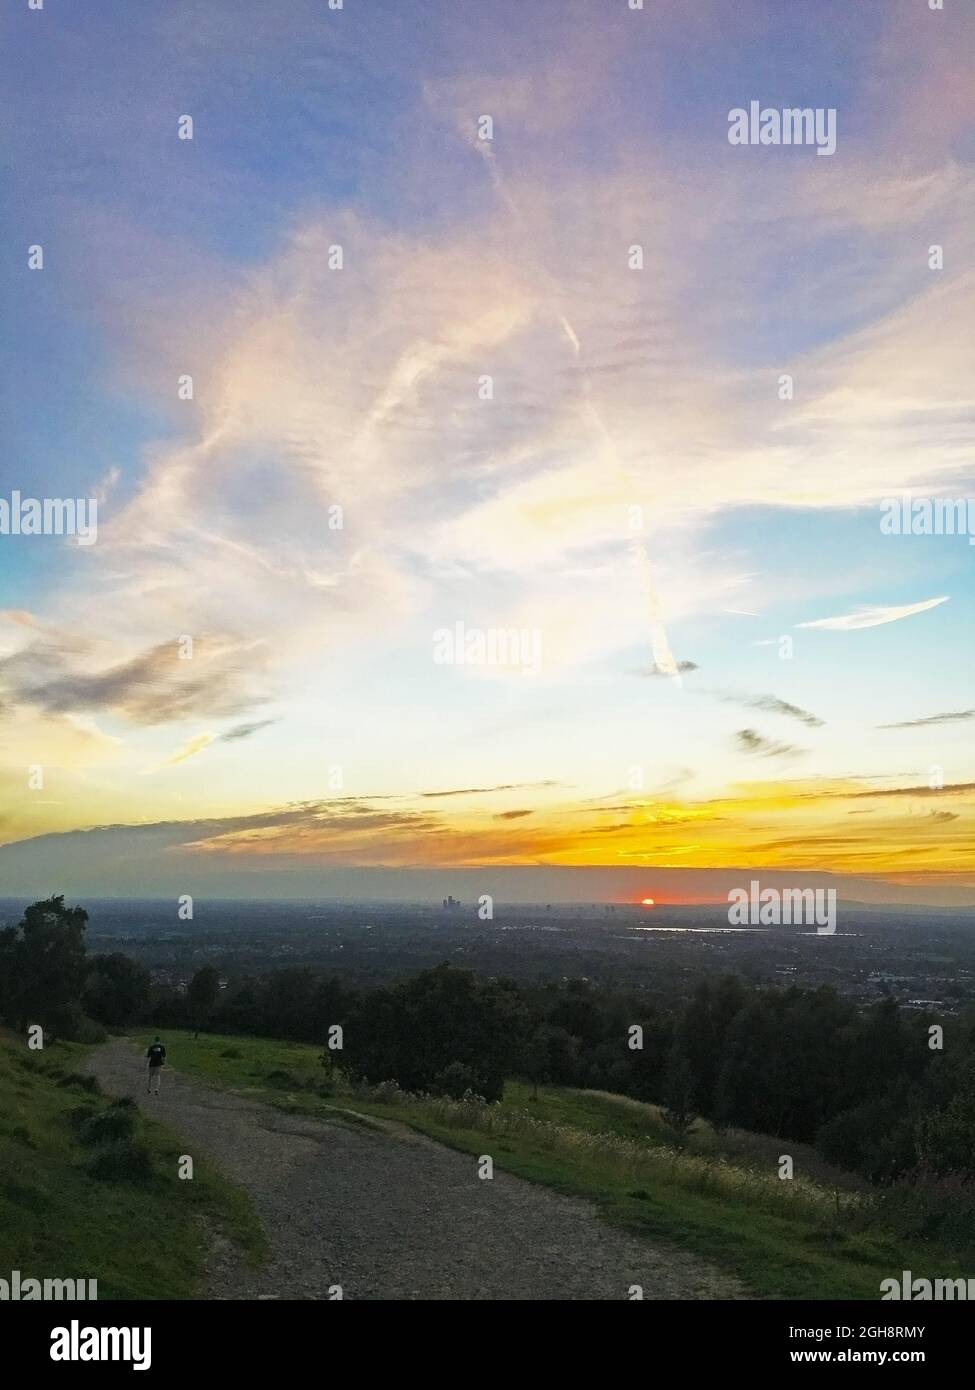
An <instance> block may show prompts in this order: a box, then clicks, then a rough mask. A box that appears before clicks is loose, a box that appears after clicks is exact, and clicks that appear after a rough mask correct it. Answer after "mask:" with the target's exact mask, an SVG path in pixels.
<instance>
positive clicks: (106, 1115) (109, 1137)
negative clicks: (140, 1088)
mask: <svg viewBox="0 0 975 1390" xmlns="http://www.w3.org/2000/svg"><path fill="white" fill-rule="evenodd" d="M134 1133H135V1114H134V1113H133V1111H132V1110H129V1109H124V1108H120V1107H118V1106H111V1107H110V1108H109V1109H108V1110H103V1111H102V1112H101V1113H100V1114H96V1115H90V1116H89V1117H88V1119H87V1120H85V1121H83V1122H82V1124H80V1125H79V1127H78V1138H79V1139H80V1140H81V1142H82V1143H83V1144H88V1145H91V1146H92V1147H96V1146H97V1145H99V1144H106V1143H112V1142H113V1141H115V1140H118V1139H131V1137H132V1135H133V1134H134Z"/></svg>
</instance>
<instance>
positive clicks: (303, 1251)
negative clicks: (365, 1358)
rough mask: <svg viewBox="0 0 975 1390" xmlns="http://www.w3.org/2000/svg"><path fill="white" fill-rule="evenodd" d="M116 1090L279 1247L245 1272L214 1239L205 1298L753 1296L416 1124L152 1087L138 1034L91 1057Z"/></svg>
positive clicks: (173, 1076)
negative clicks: (245, 1199)
mask: <svg viewBox="0 0 975 1390" xmlns="http://www.w3.org/2000/svg"><path fill="white" fill-rule="evenodd" d="M89 1070H90V1071H92V1072H93V1073H94V1074H95V1075H96V1076H97V1077H98V1079H99V1081H100V1082H101V1084H102V1086H103V1088H104V1089H105V1090H106V1091H107V1092H109V1093H110V1094H112V1095H117V1096H132V1097H133V1099H135V1100H136V1101H137V1102H138V1104H139V1105H140V1106H141V1107H142V1108H143V1109H144V1110H145V1111H146V1112H147V1113H149V1114H152V1115H155V1116H156V1117H158V1118H159V1119H160V1120H161V1121H163V1122H164V1123H165V1124H167V1125H168V1126H169V1127H170V1128H171V1129H173V1130H174V1131H175V1132H176V1133H177V1134H179V1135H180V1136H181V1138H182V1139H183V1140H184V1142H185V1143H186V1151H187V1152H188V1153H190V1154H197V1155H203V1156H205V1157H207V1158H209V1159H211V1160H212V1161H214V1162H215V1163H216V1164H217V1165H219V1167H220V1168H221V1169H222V1170H223V1172H224V1173H225V1174H226V1175H227V1176H228V1177H229V1178H231V1179H232V1180H233V1181H234V1182H236V1183H237V1184H239V1186H240V1187H242V1188H244V1189H245V1190H246V1191H247V1192H248V1193H249V1194H250V1196H251V1198H252V1199H253V1201H254V1204H255V1207H256V1209H257V1212H258V1215H259V1216H260V1219H261V1222H262V1224H263V1226H264V1229H265V1231H266V1233H267V1237H268V1242H269V1244H270V1249H271V1254H270V1258H269V1260H268V1261H267V1263H266V1264H264V1265H263V1266H262V1267H261V1268H260V1269H257V1270H255V1269H252V1268H249V1267H248V1266H247V1265H246V1264H244V1262H243V1261H242V1260H241V1259H240V1258H239V1256H238V1254H237V1252H236V1249H235V1248H234V1247H232V1246H229V1245H228V1244H226V1242H220V1243H218V1244H217V1245H216V1246H215V1248H214V1250H213V1253H212V1258H211V1260H210V1266H209V1272H208V1278H207V1283H206V1286H205V1288H204V1289H203V1291H202V1296H203V1297H205V1298H217V1299H223V1298H231V1299H235V1298H244V1299H254V1298H262V1297H264V1298H267V1297H277V1298H291V1299H294V1298H315V1299H326V1298H328V1297H329V1293H328V1289H329V1286H330V1285H335V1284H339V1285H341V1287H342V1291H343V1296H344V1297H345V1298H358V1299H383V1298H388V1299H465V1300H466V1299H614V1298H615V1299H626V1298H627V1297H628V1290H629V1288H630V1285H631V1284H640V1285H641V1286H642V1288H643V1296H644V1298H648V1299H660V1298H678V1299H708V1298H735V1297H739V1298H740V1297H743V1296H745V1297H747V1294H745V1293H744V1291H743V1289H742V1288H741V1286H740V1285H739V1284H738V1283H737V1281H736V1280H735V1279H734V1278H732V1277H731V1276H730V1275H726V1274H724V1273H722V1272H721V1271H719V1270H717V1269H715V1268H713V1267H712V1266H710V1265H709V1264H708V1263H707V1262H706V1261H704V1260H700V1259H698V1258H697V1257H696V1256H693V1255H689V1254H687V1253H685V1252H684V1251H681V1250H678V1249H675V1248H673V1247H669V1246H667V1247H662V1246H658V1245H656V1244H653V1243H650V1242H648V1241H644V1240H641V1239H637V1238H636V1237H633V1236H629V1235H628V1234H626V1232H624V1231H619V1230H614V1229H613V1228H612V1227H611V1226H608V1225H606V1224H605V1223H603V1222H601V1221H600V1220H599V1219H598V1217H597V1216H596V1213H595V1209H594V1207H592V1206H591V1205H590V1204H589V1203H588V1202H584V1201H580V1200H579V1199H577V1198H574V1197H563V1196H561V1195H559V1194H557V1193H554V1192H549V1191H547V1190H546V1189H545V1188H542V1187H537V1186H535V1185H534V1184H532V1183H528V1182H525V1181H523V1180H522V1179H520V1178H515V1177H511V1176H508V1175H507V1174H504V1173H496V1174H495V1177H494V1178H493V1179H492V1180H489V1181H487V1180H482V1179H479V1178H478V1176H477V1172H476V1159H475V1157H474V1155H468V1154H462V1153H457V1152H455V1151H454V1150H452V1149H447V1148H444V1147H443V1146H442V1145H440V1144H437V1143H434V1142H433V1141H432V1140H428V1139H426V1138H424V1137H423V1136H421V1135H416V1134H414V1133H413V1132H412V1131H407V1130H400V1129H399V1128H398V1127H384V1128H382V1129H375V1128H367V1127H365V1126H362V1125H357V1124H349V1123H343V1122H341V1121H339V1120H338V1119H337V1120H336V1121H333V1122H326V1121H319V1120H314V1119H309V1118H306V1117H302V1116H295V1115H286V1114H285V1113H283V1112H282V1111H279V1110H276V1109H274V1108H273V1107H271V1106H268V1105H264V1104H262V1103H261V1102H259V1101H254V1100H250V1099H248V1098H246V1097H244V1096H240V1095H237V1094H235V1093H234V1092H232V1091H225V1090H219V1089H216V1088H214V1087H210V1086H207V1085H204V1084H203V1083H201V1082H198V1081H195V1080H191V1079H190V1078H188V1077H185V1076H181V1075H180V1074H179V1073H178V1071H176V1070H175V1069H174V1068H173V1067H172V1066H167V1067H166V1068H165V1069H164V1075H163V1078H162V1094H161V1095H159V1096H147V1095H146V1093H145V1072H144V1071H143V1063H142V1060H141V1057H140V1056H139V1054H137V1053H136V1052H135V1051H134V1050H133V1048H132V1047H131V1045H130V1044H128V1043H127V1042H125V1041H123V1040H116V1041H113V1042H111V1043H108V1044H106V1045H105V1046H104V1047H102V1048H99V1049H98V1051H97V1052H95V1053H94V1054H93V1055H92V1058H91V1061H90V1064H89Z"/></svg>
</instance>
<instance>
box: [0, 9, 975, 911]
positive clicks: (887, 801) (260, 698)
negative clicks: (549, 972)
mask: <svg viewBox="0 0 975 1390" xmlns="http://www.w3.org/2000/svg"><path fill="white" fill-rule="evenodd" d="M0 36H2V39H3V44H4V50H5V53H6V54H7V55H8V60H9V61H8V83H7V90H6V92H5V94H4V96H3V98H2V100H3V103H4V120H3V122H2V123H0V130H2V132H3V133H2V135H0V139H2V141H3V154H4V163H5V169H6V170H7V173H8V185H9V190H10V195H9V199H8V201H7V205H6V208H5V212H4V217H3V229H4V238H3V241H4V248H5V252H4V255H3V257H2V258H0V261H2V265H0V288H2V291H3V293H4V295H5V299H6V303H7V306H8V312H7V314H6V315H5V322H4V324H3V326H2V327H0V333H2V334H3V339H4V347H5V349H6V352H5V354H4V357H5V362H6V363H7V364H8V366H7V367H6V368H5V374H4V394H3V418H4V428H5V448H4V451H3V459H2V461H0V499H3V502H4V505H5V506H6V512H5V513H2V514H3V515H6V516H7V519H8V521H7V524H5V525H4V527H3V528H2V533H0V894H10V895H16V894H20V893H38V894H40V893H42V892H43V893H45V894H46V893H48V892H65V893H66V894H67V895H68V896H69V897H75V896H78V895H80V894H92V895H98V894H101V895H111V894H117V895H121V896H129V895H132V894H133V893H134V892H136V891H137V890H140V889H141V891H143V892H144V895H145V896H152V895H154V894H160V895H165V894H177V893H179V892H193V893H202V894H207V893H209V894H212V895H214V896H221V895H222V896H235V895H237V894H238V893H239V895H241V896H243V895H246V896H252V897H277V896H288V897H290V896H294V897H302V896H307V897H311V896H315V895H316V894H326V893H329V892H333V893H334V894H335V895H337V896H349V895H351V896H356V895H361V896H363V897H368V896H369V893H370V883H372V884H373V891H376V889H375V885H376V884H377V883H381V884H382V891H381V892H379V894H378V895H379V896H380V897H385V896H386V893H387V889H388V892H389V894H390V896H393V897H395V896H396V895H397V894H399V895H402V896H409V893H410V891H411V890H410V884H411V883H412V884H414V885H415V884H416V883H417V882H418V881H420V879H422V881H423V883H424V884H425V885H427V887H426V888H425V890H424V895H423V896H424V897H426V896H429V898H430V900H431V901H434V902H436V903H437V904H440V903H442V901H443V899H444V897H445V896H447V895H458V894H459V895H460V896H461V897H463V898H464V899H465V901H467V902H471V901H476V895H477V892H478V891H484V892H492V891H493V890H492V886H491V885H492V882H496V883H502V884H503V883H507V882H509V881H511V880H510V876H511V875H512V874H514V873H515V872H516V871H517V873H519V874H522V875H525V876H530V879H529V878H528V877H526V878H525V880H524V881H526V882H528V881H530V882H531V883H532V884H533V885H535V886H534V887H533V888H532V896H534V895H535V893H536V890H537V896H538V899H539V900H541V901H545V900H551V901H573V900H578V901H589V900H591V894H590V892H589V890H588V889H587V890H586V892H585V893H583V892H582V890H581V889H577V887H576V884H577V883H578V882H579V880H578V878H574V877H573V874H572V873H569V874H564V873H563V871H564V870H573V871H575V870H588V871H597V870H598V871H599V873H600V875H602V874H605V875H606V877H604V878H602V877H601V878H597V879H594V880H592V881H593V882H599V883H600V884H601V885H603V884H604V885H605V888H603V887H601V888H600V893H599V894H597V895H596V896H597V897H602V896H605V897H606V898H607V899H608V900H627V901H628V900H630V899H629V894H630V893H631V892H632V893H633V895H634V900H635V901H639V899H640V898H642V897H646V896H652V897H654V898H655V899H656V900H657V901H658V902H659V903H667V902H668V901H695V900H700V899H701V897H702V895H708V894H710V893H711V892H712V891H713V892H714V893H715V894H716V895H717V896H719V897H720V895H721V894H720V892H719V890H718V888H717V887H716V886H715V885H716V884H718V883H727V882H728V876H729V875H731V876H732V878H734V876H735V875H739V876H745V877H744V881H746V882H747V877H749V876H756V875H760V874H769V875H778V876H780V877H781V876H782V875H788V874H792V875H797V876H799V879H800V880H801V881H802V882H803V883H806V882H808V883H813V882H818V881H821V879H822V876H823V875H826V874H829V875H836V879H835V882H836V885H837V889H838V892H839V895H840V897H841V898H843V897H844V896H845V895H846V896H850V897H852V898H860V899H862V900H865V901H877V902H882V901H891V902H895V901H901V902H915V903H933V904H938V903H942V904H954V905H958V904H961V903H969V904H975V836H973V834H972V816H973V807H975V739H973V733H975V681H973V674H975V669H973V655H972V632H973V620H975V581H973V566H975V549H973V547H972V546H971V545H970V544H969V540H970V537H968V536H967V534H966V533H965V531H964V527H963V526H962V522H961V521H959V527H960V529H959V530H957V531H950V532H948V531H946V530H945V527H944V526H943V525H942V526H941V527H940V529H938V527H937V526H935V525H934V521H933V520H932V524H931V526H929V527H927V529H925V526H924V525H921V526H915V527H914V529H913V530H912V529H911V528H910V526H909V525H908V522H909V521H910V520H911V518H912V516H913V515H915V514H914V513H912V511H911V505H912V499H917V500H919V502H920V504H921V510H920V512H919V513H917V515H920V516H922V518H923V517H924V516H930V517H931V518H935V519H936V518H937V517H938V516H942V517H945V516H948V515H949V512H950V509H949V507H948V502H947V499H955V500H956V501H957V504H958V505H957V506H956V507H955V512H953V513H950V514H951V515H955V516H956V517H957V518H962V520H964V518H965V517H966V516H967V514H968V513H967V512H966V507H968V509H969V510H970V504H969V503H967V502H966V499H968V498H970V497H972V496H975V493H973V484H975V476H973V475H975V465H973V462H972V418H973V382H975V370H973V368H975V347H973V344H975V333H973V332H972V324H973V312H972V311H973V300H975V267H973V265H972V261H971V246H972V242H971V227H972V225H973V222H975V92H973V87H972V83H971V80H970V79H971V71H972V67H973V63H975V32H973V28H972V25H971V22H970V15H969V14H967V13H966V12H965V9H964V7H962V6H957V5H956V6H953V5H950V4H949V5H947V6H946V8H945V10H944V11H940V12H935V11H931V10H930V9H929V8H928V7H927V6H926V5H924V4H917V3H908V0H890V3H888V4H885V5H883V6H850V5H848V4H845V3H842V4H841V3H839V0H822V3H820V4H818V5H816V6H810V7H804V6H791V7H787V8H784V9H782V10H781V12H776V13H775V14H774V15H773V14H771V13H770V11H769V7H768V6H767V5H766V4H764V3H759V0H737V2H736V3H731V0H702V3H701V4H699V5H695V6H693V7H690V8H685V7H679V6H672V7H664V6H660V5H656V4H649V3H648V4H647V5H646V6H645V8H644V9H643V10H642V11H634V10H630V9H629V8H628V7H627V5H626V4H625V0H619V3H618V4H609V3H607V4H605V5H604V4H592V3H573V0H568V3H562V2H561V0H559V2H558V3H556V0H536V3H532V4H530V5H529V4H525V3H524V0H517V3H516V0H495V2H494V3H492V4H491V5H486V6H468V7H459V6H457V5H454V4H449V3H447V0H424V3H412V0H395V3H394V0H370V3H346V5H345V6H344V7H343V9H342V10H330V9H329V8H328V7H327V6H325V5H323V4H322V3H321V0H290V3H289V4H288V5H286V6H285V5H274V4H271V5H269V4H267V3H265V0H235V3H233V4H230V3H214V4H208V5H204V6H200V5H197V4H191V3H189V0H177V2H176V3H173V4H170V5H166V6H164V7H153V6H149V7H138V8H136V9H133V7H131V6H130V5H128V4H126V3H123V0H103V3H99V4H97V5H90V6H82V7H75V8H74V9H69V10H65V11H64V12H61V11H56V10H55V8H54V7H50V6H49V7H46V8H45V9H44V10H43V11H30V10H29V9H28V8H27V6H26V5H22V6H20V7H18V8H17V9H16V10H14V9H9V8H8V10H7V11H6V12H5V13H4V15H3V16H2V18H0ZM753 103H757V104H758V106H759V107H760V108H771V109H774V110H786V109H787V108H789V109H798V108H806V109H809V110H810V111H811V112H825V113H828V112H833V113H834V114H835V122H834V123H833V124H832V125H830V126H829V132H830V134H829V141H828V145H829V146H834V147H833V148H828V147H827V144H826V143H825V142H826V134H825V132H826V131H827V126H826V124H822V123H821V133H823V140H822V141H820V149H819V151H818V152H817V149H816V148H813V147H810V146H805V147H803V146H800V145H794V146H792V147H788V148H787V147H784V145H782V146H780V145H767V144H762V143H759V142H758V141H757V140H756V141H755V142H751V143H747V144H744V145H739V144H735V143H732V142H731V141H730V140H729V115H730V114H731V113H733V112H735V111H740V112H746V113H749V112H753ZM187 117H189V118H190V119H191V126H187V124H186V120H187ZM750 119H751V118H750ZM752 124H754V121H752ZM733 125H734V121H732V126H733ZM796 128H797V129H798V126H797V127H796ZM188 131H190V132H191V135H192V138H187V132H188ZM820 154H822V155H824V156H825V157H820ZM37 248H41V249H42V252H43V255H42V258H41V259H42V268H41V265H40V264H39V262H38V256H37ZM32 267H33V268H32ZM15 495H16V499H17V500H16V514H17V515H18V516H19V515H20V508H21V505H22V499H24V498H27V499H39V500H40V502H41V503H43V501H44V499H48V500H50V499H77V500H78V501H79V503H80V502H81V501H83V500H85V499H93V500H95V501H97V535H95V534H94V533H89V534H87V535H84V536H82V535H81V534H78V535H72V534H70V528H66V527H63V528H62V530H66V531H67V532H68V533H66V534H51V535H47V534H40V535H34V534H22V533H19V534H18V533H17V531H16V530H15V529H14V525H13V518H14V515H15V507H14V501H13V499H14V497H15ZM952 505H953V506H954V505H955V503H954V502H953V503H952ZM51 512H52V508H51V507H50V506H49V508H48V513H49V514H50V513H51ZM53 513H54V514H55V515H56V514H57V509H56V508H54V509H53ZM78 515H79V516H81V515H82V513H81V511H80V509H79V512H78ZM94 515H95V513H94V512H92V513H91V517H90V518H89V519H91V518H93V517H94ZM905 518H906V520H905ZM885 519H886V520H885ZM18 527H20V522H19V521H18ZM21 529H22V528H21ZM49 529H50V528H49ZM79 542H81V543H79ZM617 870H626V871H627V875H628V876H626V877H621V876H619V875H618V874H617V876H616V878H613V877H612V875H613V874H614V873H615V871H617ZM631 871H632V874H631ZM455 874H456V875H458V876H459V877H457V878H452V877H451V876H452V875H455ZM418 875H419V878H418V877H417V876H418ZM481 880H483V881H484V885H483V888H479V887H478V884H479V882H480V881H481ZM736 881H742V879H741V878H740V877H739V879H738V880H736ZM833 881H834V880H833V879H831V880H830V882H833ZM438 884H439V885H440V886H439V887H438V886H437V885H438ZM557 884H558V885H561V886H559V887H556V886H555V885H557ZM613 884H616V885H617V886H616V887H614V886H612V885H613ZM844 884H845V885H846V888H844ZM549 885H551V887H549ZM231 890H232V891H231ZM428 890H429V891H428ZM577 892H578V897H575V896H573V895H575V894H576V893H577ZM864 895H869V896H864Z"/></svg>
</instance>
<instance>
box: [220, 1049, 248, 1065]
mask: <svg viewBox="0 0 975 1390" xmlns="http://www.w3.org/2000/svg"><path fill="white" fill-rule="evenodd" d="M243 1055H244V1054H243V1053H242V1052H241V1050H240V1048H239V1047H226V1048H224V1050H223V1052H221V1054H220V1056H221V1057H230V1058H231V1059H232V1060H233V1061H235V1062H239V1061H240V1059H241V1057H243Z"/></svg>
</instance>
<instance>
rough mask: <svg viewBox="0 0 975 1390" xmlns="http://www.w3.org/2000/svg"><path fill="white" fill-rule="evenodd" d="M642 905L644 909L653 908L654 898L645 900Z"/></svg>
mask: <svg viewBox="0 0 975 1390" xmlns="http://www.w3.org/2000/svg"><path fill="white" fill-rule="evenodd" d="M642 905H643V907H653V905H654V904H653V898H644V899H643V904H642Z"/></svg>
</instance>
